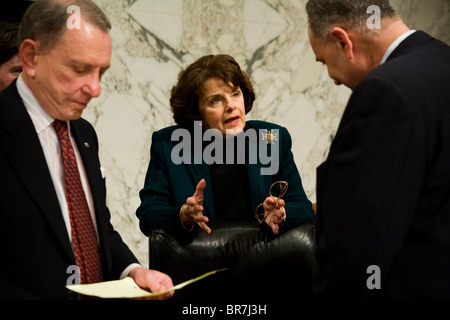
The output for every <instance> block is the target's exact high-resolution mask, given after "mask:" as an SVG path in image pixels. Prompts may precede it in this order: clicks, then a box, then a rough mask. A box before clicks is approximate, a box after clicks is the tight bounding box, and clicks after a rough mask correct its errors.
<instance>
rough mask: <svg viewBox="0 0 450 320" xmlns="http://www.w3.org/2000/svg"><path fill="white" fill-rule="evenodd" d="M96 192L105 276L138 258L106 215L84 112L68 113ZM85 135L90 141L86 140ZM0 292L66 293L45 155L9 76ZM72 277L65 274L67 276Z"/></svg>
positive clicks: (67, 254) (69, 256) (0, 194)
mask: <svg viewBox="0 0 450 320" xmlns="http://www.w3.org/2000/svg"><path fill="white" fill-rule="evenodd" d="M71 128H72V129H71V130H72V132H73V135H74V137H75V140H76V142H77V145H78V148H79V150H80V154H81V157H82V159H83V163H84V166H85V168H86V173H87V176H88V180H89V183H90V187H91V190H92V196H93V199H94V205H95V211H96V217H97V225H98V232H99V237H100V247H101V260H102V267H103V274H104V280H110V279H118V278H119V276H120V273H121V272H122V271H123V270H124V269H125V268H126V267H127V266H128V265H129V264H131V263H133V262H137V260H136V258H135V257H134V255H133V254H132V252H131V251H130V250H129V249H128V247H127V246H126V245H125V243H123V241H122V240H121V238H120V236H119V234H118V233H117V232H116V231H114V229H113V226H112V225H111V223H110V213H109V211H108V209H107V207H106V203H105V199H106V191H105V182H104V180H103V179H102V176H101V172H100V162H99V159H98V141H97V136H96V134H95V131H94V129H93V127H92V126H91V125H90V124H89V123H88V122H87V121H85V120H83V119H79V120H76V121H71ZM85 142H87V143H88V144H89V147H86V146H85V144H84V143H85ZM0 221H1V223H0V252H1V255H2V263H1V264H0V288H1V291H0V292H1V293H0V296H1V297H2V298H10V299H35V298H37V299H41V298H43V299H65V298H68V297H71V296H72V295H71V294H70V292H68V290H67V289H66V288H65V285H66V283H67V280H68V278H69V276H71V275H72V274H73V272H69V273H67V268H68V266H70V265H75V259H74V256H73V252H72V246H71V243H70V241H69V237H68V233H67V230H66V227H65V224H64V221H63V217H62V213H61V210H60V207H59V203H58V199H57V196H56V193H55V190H54V187H53V183H52V180H51V177H50V173H49V171H48V167H47V163H46V161H45V158H44V154H43V151H42V148H41V144H40V142H39V138H38V136H37V134H36V130H35V128H34V126H33V123H32V121H31V119H30V117H29V115H28V113H27V111H26V109H25V106H24V105H23V103H22V100H21V98H20V96H19V94H18V92H17V88H16V85H15V82H14V83H13V84H12V85H11V86H10V87H8V88H7V89H5V90H4V91H3V92H2V93H1V94H0ZM69 284H71V282H69Z"/></svg>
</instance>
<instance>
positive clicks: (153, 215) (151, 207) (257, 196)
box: [136, 121, 315, 240]
mask: <svg viewBox="0 0 450 320" xmlns="http://www.w3.org/2000/svg"><path fill="white" fill-rule="evenodd" d="M247 125H248V127H249V128H252V129H253V130H255V132H257V133H258V139H259V140H258V142H257V143H258V144H260V143H262V144H265V145H266V146H267V147H268V150H269V151H270V152H275V151H274V150H273V149H272V148H274V147H275V146H277V147H278V154H277V157H278V159H279V170H278V171H277V172H276V174H274V175H265V174H261V168H264V167H268V166H269V165H268V164H263V163H261V161H257V162H256V163H255V164H251V161H249V159H248V156H249V142H248V141H247V142H246V151H245V152H246V157H247V159H246V165H247V175H248V177H243V178H244V179H245V178H247V179H248V181H249V189H250V190H249V194H250V199H248V200H249V202H250V206H251V208H252V210H253V211H252V212H249V215H250V216H253V215H254V210H255V209H256V207H257V206H258V205H259V204H260V203H261V202H263V201H264V199H265V198H266V197H268V196H269V189H270V186H271V185H272V183H273V182H275V181H278V180H286V181H288V183H289V187H288V192H287V193H286V195H285V196H284V197H283V199H284V200H285V201H286V206H285V208H286V215H287V219H286V225H285V229H289V228H290V227H293V226H297V225H299V224H300V223H302V222H304V221H313V220H314V219H315V214H314V211H313V210H312V205H311V202H310V201H309V200H308V199H307V197H306V195H305V192H304V190H303V186H302V183H301V178H300V175H299V173H298V170H297V167H296V164H295V162H294V159H293V155H292V152H291V145H292V141H291V137H290V135H289V132H288V131H287V130H286V128H283V127H281V126H278V125H275V124H272V123H268V122H263V121H247ZM176 129H179V127H178V126H171V127H168V128H165V129H162V130H160V131H157V132H155V133H154V134H153V136H152V145H151V148H150V157H151V159H150V163H149V168H148V171H147V175H146V179H145V185H144V188H143V189H142V190H141V192H140V197H141V201H142V202H141V205H140V206H139V208H138V209H137V212H136V214H137V216H138V218H139V219H140V226H141V230H142V232H143V233H144V234H147V235H148V232H149V226H152V225H155V226H159V227H161V228H163V229H165V230H167V231H169V232H171V233H172V234H173V235H175V236H176V237H178V238H179V239H180V240H186V239H187V240H189V238H192V237H193V236H195V234H196V233H195V231H194V232H190V233H187V232H186V231H184V230H183V229H182V228H181V226H180V222H179V210H180V208H181V206H182V205H183V204H184V203H186V199H187V198H188V197H191V196H192V195H193V194H194V192H195V188H196V186H197V184H198V182H199V181H200V180H201V179H205V180H206V188H205V190H204V193H203V195H204V204H203V206H204V208H205V211H204V214H205V215H206V216H208V217H209V218H210V222H211V223H214V221H215V213H214V199H213V191H212V185H211V178H210V171H209V167H208V164H207V163H206V162H205V161H202V163H200V164H195V161H194V160H195V159H194V158H195V156H196V155H195V154H194V153H192V154H190V155H189V156H188V157H189V158H191V159H192V160H191V164H187V163H181V164H174V162H173V161H172V159H171V154H172V150H173V148H174V147H175V146H176V145H178V144H179V143H180V142H179V141H171V136H172V133H173V132H174V131H175V130H176ZM265 129H271V130H273V129H277V130H278V137H277V139H278V140H276V141H273V143H274V144H267V142H266V141H265V140H264V141H262V139H263V136H262V134H263V133H264V132H265ZM272 132H274V131H272ZM193 140H194V138H192V143H194V142H193ZM275 143H276V144H277V145H275ZM202 151H203V150H202ZM198 156H200V157H201V156H202V155H201V154H200V155H198ZM258 159H260V158H259V157H258ZM273 159H275V156H274V157H273ZM230 200H231V201H232V199H230ZM255 222H256V219H255Z"/></svg>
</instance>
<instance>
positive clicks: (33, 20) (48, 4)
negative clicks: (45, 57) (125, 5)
mask: <svg viewBox="0 0 450 320" xmlns="http://www.w3.org/2000/svg"><path fill="white" fill-rule="evenodd" d="M71 5H76V6H78V7H79V8H80V12H81V15H82V17H83V19H85V20H86V21H89V22H90V23H92V24H94V25H95V26H97V27H99V28H100V29H101V30H102V31H104V32H108V31H109V30H110V29H111V23H110V22H109V20H108V18H107V17H106V15H105V14H104V13H103V11H102V10H101V9H100V8H99V7H98V6H97V5H96V4H95V3H94V2H93V1H91V0H39V1H35V2H33V3H32V4H31V5H30V6H29V7H28V9H27V11H26V12H25V14H24V16H23V18H22V21H21V23H20V28H19V35H18V39H17V41H18V46H19V47H20V44H21V43H22V42H23V41H24V40H25V39H32V40H35V41H37V40H39V41H40V45H41V49H42V50H47V49H51V48H52V47H53V46H54V45H56V43H57V42H58V41H59V39H60V37H61V35H62V34H63V33H64V31H65V30H66V28H67V19H68V18H69V17H70V15H71V14H70V13H67V8H68V7H69V6H71Z"/></svg>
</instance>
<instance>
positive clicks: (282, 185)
mask: <svg viewBox="0 0 450 320" xmlns="http://www.w3.org/2000/svg"><path fill="white" fill-rule="evenodd" d="M287 188H288V183H287V181H277V182H274V183H272V185H271V186H270V190H269V194H270V196H271V197H272V198H275V199H276V200H275V202H274V203H273V204H272V205H271V206H270V208H269V210H267V211H266V210H264V204H263V203H261V204H260V205H259V206H258V207H256V211H255V218H256V220H258V222H259V223H263V222H264V221H265V220H266V219H267V217H268V216H269V215H271V214H272V211H273V209H274V208H275V206H276V205H277V203H278V200H279V199H281V198H282V197H283V196H284V195H285V194H286V191H287Z"/></svg>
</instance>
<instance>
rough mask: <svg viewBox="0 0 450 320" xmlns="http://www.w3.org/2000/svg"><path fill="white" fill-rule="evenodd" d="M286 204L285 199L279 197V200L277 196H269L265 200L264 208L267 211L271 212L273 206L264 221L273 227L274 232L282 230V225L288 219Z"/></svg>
mask: <svg viewBox="0 0 450 320" xmlns="http://www.w3.org/2000/svg"><path fill="white" fill-rule="evenodd" d="M284 205H285V202H284V200H283V199H278V201H277V198H274V197H267V198H266V200H264V210H265V211H266V212H269V211H270V209H271V208H272V207H273V209H272V211H271V212H270V213H269V214H268V215H267V217H266V219H265V220H264V222H265V223H266V224H267V225H268V226H269V227H271V228H272V231H273V233H274V234H278V233H279V232H280V225H282V224H283V223H284V222H285V221H286V210H285V208H284Z"/></svg>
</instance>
